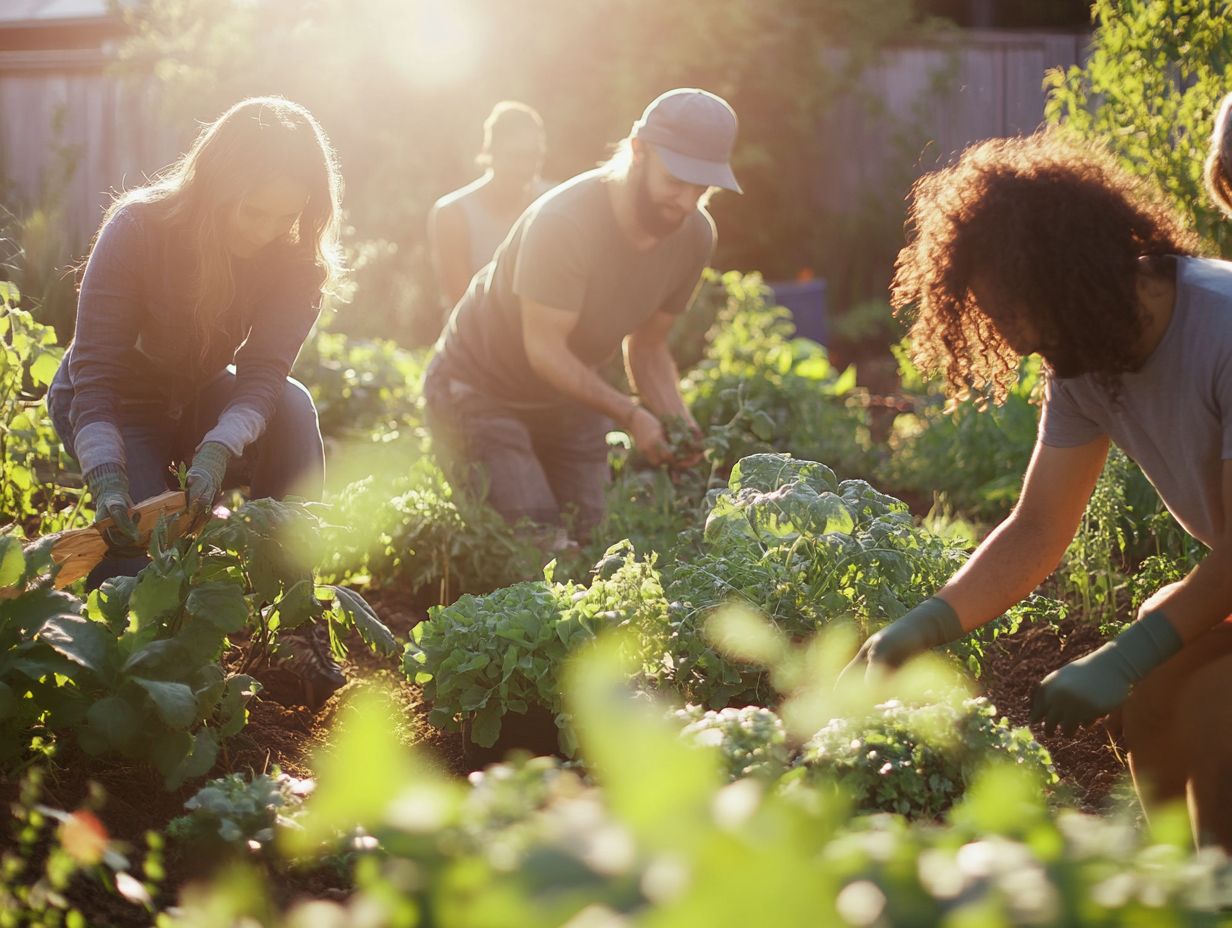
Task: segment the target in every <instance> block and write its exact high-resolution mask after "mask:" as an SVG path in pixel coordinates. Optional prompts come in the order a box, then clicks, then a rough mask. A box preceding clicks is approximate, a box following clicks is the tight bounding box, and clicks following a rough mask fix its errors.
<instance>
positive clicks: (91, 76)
mask: <svg viewBox="0 0 1232 928" xmlns="http://www.w3.org/2000/svg"><path fill="white" fill-rule="evenodd" d="M107 64H108V56H107V55H106V54H105V53H104V52H101V51H98V50H94V49H72V50H56V51H30V52H20V51H4V52H0V180H3V181H4V186H3V188H0V189H2V192H3V194H4V196H3V199H4V200H5V201H6V202H9V203H11V204H15V205H16V207H17V208H18V209H21V208H30V207H32V206H36V205H51V206H55V207H58V208H59V209H61V210H62V211H63V221H64V231H65V234H66V236H67V238H68V241H69V242H70V243H71V247H73V248H77V247H80V245H81V244H82V243H84V242H86V241H88V240H89V238H90V236H91V235H93V233H94V231H95V229H96V228H97V226H98V222H99V218H100V216H101V211H102V209H103V207H104V206H105V205H106V204H107V203H108V202H109V201H110V196H109V191H112V190H115V189H119V188H122V187H124V186H126V185H127V186H132V185H134V184H137V183H140V182H141V181H142V178H143V177H144V176H145V175H146V174H148V173H151V172H153V171H156V170H158V169H159V168H161V167H162V166H163V165H165V164H166V163H167V162H168V161H170V160H171V159H172V158H174V157H175V155H176V152H177V150H178V148H179V140H178V139H177V138H176V137H175V136H174V135H173V134H172V133H171V132H169V131H167V130H166V129H165V128H164V127H163V126H162V125H161V121H160V120H159V118H158V107H157V101H156V97H155V91H156V88H155V87H154V85H153V83H152V82H145V83H138V82H134V81H128V80H124V79H122V78H119V77H117V76H114V75H112V74H110V73H108V71H107ZM66 173H67V174H68V181H67V183H63V178H64V176H65V174H66Z"/></svg>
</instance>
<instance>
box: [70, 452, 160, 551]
mask: <svg viewBox="0 0 1232 928" xmlns="http://www.w3.org/2000/svg"><path fill="white" fill-rule="evenodd" d="M85 480H86V485H87V486H88V487H89V488H90V496H91V497H92V498H93V499H94V521H95V522H96V523H98V522H103V521H110V524H109V525H105V526H103V528H102V534H103V539H104V540H105V541H106V542H107V550H108V552H109V553H110V554H113V555H115V556H116V557H136V556H137V555H139V554H144V553H145V546H144V545H143V544H142V543H141V530H140V528H139V527H138V525H137V520H136V519H134V518H133V514H132V508H133V498H132V495H131V494H130V493H129V489H128V474H127V473H126V472H125V470H124V467H123V465H121V464H100V465H98V466H97V467H95V468H94V469H93V470H91V471H90V472H89V473H88V474H86V475H85Z"/></svg>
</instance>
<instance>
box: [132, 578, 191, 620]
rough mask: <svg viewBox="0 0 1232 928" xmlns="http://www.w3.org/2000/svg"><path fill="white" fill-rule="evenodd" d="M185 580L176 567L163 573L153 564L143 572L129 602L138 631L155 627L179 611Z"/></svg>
mask: <svg viewBox="0 0 1232 928" xmlns="http://www.w3.org/2000/svg"><path fill="white" fill-rule="evenodd" d="M183 580H184V577H183V574H182V573H181V571H180V570H178V569H177V568H175V567H172V569H171V570H170V571H169V572H168V573H163V572H162V571H161V570H159V569H158V566H157V565H154V564H151V565H150V566H149V567H147V568H145V570H143V571H141V573H140V575H139V576H138V577H137V585H136V588H135V589H134V590H133V593H132V598H131V600H130V601H129V608H130V609H131V610H132V614H133V618H134V620H135V621H134V627H135V628H136V630H137V631H145V630H148V629H151V628H153V627H155V626H156V625H157V624H158V622H159V620H160V619H162V618H163V617H164V616H166V615H167V614H168V613H170V612H173V611H175V610H176V609H179V607H180V602H181V600H180V586H181V584H182V583H183Z"/></svg>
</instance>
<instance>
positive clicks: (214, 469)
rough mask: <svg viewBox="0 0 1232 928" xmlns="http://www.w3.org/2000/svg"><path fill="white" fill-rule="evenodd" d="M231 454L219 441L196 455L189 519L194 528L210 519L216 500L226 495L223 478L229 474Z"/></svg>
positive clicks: (190, 473) (190, 474)
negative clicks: (222, 493)
mask: <svg viewBox="0 0 1232 928" xmlns="http://www.w3.org/2000/svg"><path fill="white" fill-rule="evenodd" d="M230 460H231V452H230V451H229V450H228V449H227V446H226V445H224V444H222V443H221V442H217V441H207V442H205V443H204V444H202V445H201V447H200V448H198V449H197V453H196V454H195V455H193V459H192V464H190V465H189V467H188V490H187V493H188V518H189V525H191V526H192V527H193V528H198V527H200V526H201V525H202V524H203V523H204V522H206V521H207V520H208V519H209V517H210V512H211V511H212V510H213V509H214V500H216V499H218V494H219V493H220V492H221V491H222V478H223V476H224V475H225V474H226V472H227V462H229V461H230Z"/></svg>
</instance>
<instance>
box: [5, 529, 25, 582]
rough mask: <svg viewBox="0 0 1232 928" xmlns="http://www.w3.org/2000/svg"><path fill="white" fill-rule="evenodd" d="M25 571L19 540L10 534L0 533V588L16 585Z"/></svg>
mask: <svg viewBox="0 0 1232 928" xmlns="http://www.w3.org/2000/svg"><path fill="white" fill-rule="evenodd" d="M25 572H26V558H25V556H24V555H23V554H22V553H21V542H20V541H18V540H17V539H16V538H14V537H13V536H12V535H0V588H4V587H6V586H16V585H17V584H18V583H20V582H21V578H22V574H24V573H25Z"/></svg>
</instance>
